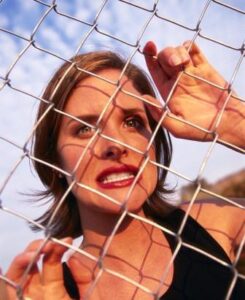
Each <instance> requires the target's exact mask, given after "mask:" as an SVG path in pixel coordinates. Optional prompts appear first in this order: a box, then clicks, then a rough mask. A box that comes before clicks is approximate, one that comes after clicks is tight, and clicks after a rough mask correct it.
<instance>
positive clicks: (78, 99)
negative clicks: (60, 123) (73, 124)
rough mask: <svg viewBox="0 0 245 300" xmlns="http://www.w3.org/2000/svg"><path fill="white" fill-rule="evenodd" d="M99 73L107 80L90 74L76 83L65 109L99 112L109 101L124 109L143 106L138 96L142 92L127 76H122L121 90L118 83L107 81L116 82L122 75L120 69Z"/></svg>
mask: <svg viewBox="0 0 245 300" xmlns="http://www.w3.org/2000/svg"><path fill="white" fill-rule="evenodd" d="M98 75H99V76H101V77H103V78H105V80H103V79H101V78H98V77H93V76H90V77H87V78H85V79H83V80H81V81H80V82H79V83H78V84H77V85H76V87H75V88H74V89H73V91H72V93H71V94H70V96H69V98H68V100H67V102H66V106H65V111H68V112H69V111H74V110H82V111H91V112H99V111H102V109H104V107H105V105H106V104H107V103H108V102H109V101H111V102H113V104H114V105H116V106H118V107H119V108H122V109H123V108H124V107H125V108H127V109H134V108H139V107H141V108H143V106H144V105H143V103H142V101H141V100H139V99H137V98H136V97H137V96H140V95H141V94H140V93H139V91H138V90H137V89H136V88H135V87H134V85H133V82H132V81H131V80H129V79H128V77H127V76H125V75H123V76H122V79H121V80H120V87H121V88H120V90H119V89H118V85H117V84H113V83H111V82H108V81H107V80H111V81H113V82H115V83H116V82H117V81H118V79H119V78H120V75H121V72H120V70H114V69H108V70H103V71H101V72H99V73H98ZM134 95H135V96H136V97H134Z"/></svg>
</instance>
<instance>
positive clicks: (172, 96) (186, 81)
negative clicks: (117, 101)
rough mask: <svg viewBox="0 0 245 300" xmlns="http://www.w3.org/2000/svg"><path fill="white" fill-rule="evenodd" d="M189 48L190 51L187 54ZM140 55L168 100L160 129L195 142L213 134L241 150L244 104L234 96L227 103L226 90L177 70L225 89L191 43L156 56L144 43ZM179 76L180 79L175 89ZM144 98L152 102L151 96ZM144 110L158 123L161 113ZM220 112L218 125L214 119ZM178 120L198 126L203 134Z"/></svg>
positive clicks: (244, 137)
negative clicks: (168, 111)
mask: <svg viewBox="0 0 245 300" xmlns="http://www.w3.org/2000/svg"><path fill="white" fill-rule="evenodd" d="M189 47H191V49H190V51H189V53H188V48H189ZM144 54H145V59H146V63H147V66H148V69H149V71H150V73H151V75H152V78H153V80H154V82H155V84H156V86H157V88H158V90H159V92H160V94H161V96H162V98H163V100H164V101H166V100H167V101H168V97H169V101H168V107H169V109H170V111H171V113H170V114H168V115H167V116H166V118H165V119H164V120H163V126H164V127H165V128H166V129H167V130H169V131H170V132H171V133H172V134H173V135H174V136H176V137H179V138H184V139H191V140H198V141H210V140H212V139H213V138H214V136H213V134H215V133H216V134H218V138H219V139H220V140H223V141H225V142H228V143H231V144H234V145H235V146H238V147H241V148H244V147H245V124H244V115H245V107H244V104H243V103H241V101H239V100H237V99H236V98H234V97H231V98H230V99H229V101H228V102H227V97H228V91H227V90H222V89H220V88H218V87H215V86H212V85H210V84H209V83H207V82H205V81H202V80H200V79H198V78H194V77H192V76H189V75H187V74H185V73H182V74H181V71H183V70H185V72H186V73H188V74H192V75H194V76H196V77H200V78H203V79H204V80H207V81H209V82H212V83H213V84H214V85H216V86H219V87H221V88H224V89H227V87H228V84H227V82H226V81H225V80H224V79H223V78H222V77H221V76H220V75H219V73H218V72H217V71H216V70H215V69H214V68H213V67H212V66H211V65H210V64H209V63H208V61H207V59H206V58H205V57H204V55H203V54H202V53H201V51H200V49H199V48H198V47H197V46H196V45H195V44H192V45H191V42H189V41H188V42H185V43H184V44H183V46H179V47H176V48H172V47H169V48H166V49H164V50H162V51H160V52H159V53H157V49H156V46H155V44H154V43H153V42H148V43H147V44H146V46H145V48H144ZM179 75H180V78H179V80H178V83H177V85H176V86H175V82H176V79H177V78H178V76H179ZM172 89H173V91H172ZM233 96H234V93H233ZM145 98H147V99H148V100H150V101H152V102H155V103H156V100H155V99H154V98H153V97H150V96H146V97H145ZM226 102H227V103H226ZM148 108H149V110H150V112H151V114H152V116H153V117H154V118H155V119H156V121H158V120H159V119H160V117H161V116H162V114H163V110H161V109H157V108H155V107H154V106H151V105H148ZM223 109H224V112H223V113H222V118H221V121H220V122H219V124H218V123H217V120H218V118H219V116H220V113H221V112H222V110H223ZM171 115H172V116H173V117H171ZM175 117H177V118H179V119H180V120H178V119H176V118H175ZM181 120H183V121H187V122H190V123H191V124H194V125H195V126H198V127H201V128H203V129H204V130H206V132H205V131H202V130H200V129H196V128H195V127H193V126H191V125H189V124H186V123H184V122H182V121H181ZM216 126H217V128H216ZM209 132H210V134H209Z"/></svg>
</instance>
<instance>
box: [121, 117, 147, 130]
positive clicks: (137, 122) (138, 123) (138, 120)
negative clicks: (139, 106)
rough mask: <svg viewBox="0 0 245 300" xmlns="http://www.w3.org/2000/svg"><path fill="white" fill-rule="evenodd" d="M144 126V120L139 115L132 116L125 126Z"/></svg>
mask: <svg viewBox="0 0 245 300" xmlns="http://www.w3.org/2000/svg"><path fill="white" fill-rule="evenodd" d="M143 126H144V123H143V121H142V120H141V118H139V117H130V118H128V119H126V120H125V127H129V128H142V127H143Z"/></svg>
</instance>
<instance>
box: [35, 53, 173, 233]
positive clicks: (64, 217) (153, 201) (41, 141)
mask: <svg viewBox="0 0 245 300" xmlns="http://www.w3.org/2000/svg"><path fill="white" fill-rule="evenodd" d="M125 64H126V61H125V60H124V59H123V58H122V57H121V56H119V55H118V54H115V53H113V52H110V51H96V52H89V53H86V54H80V55H78V56H76V57H74V58H72V59H71V60H70V61H69V62H65V63H64V64H63V65H62V66H61V67H60V68H59V69H58V71H57V72H56V73H55V74H54V76H53V77H52V79H51V80H50V82H49V84H48V86H47V88H46V90H45V91H44V94H43V97H42V98H43V99H44V100H45V101H41V103H40V106H39V110H38V114H37V120H39V119H40V118H41V117H42V116H43V115H44V114H45V117H44V118H43V120H42V121H41V122H40V123H39V125H38V126H37V129H36V132H35V137H34V156H35V157H36V158H37V159H38V160H41V161H44V162H47V163H49V164H52V165H55V166H58V165H59V162H58V153H57V139H58V132H59V128H60V123H61V114H59V113H57V110H60V111H61V110H62V109H63V108H64V105H65V103H66V100H67V99H68V97H69V95H70V93H71V91H72V89H73V88H74V87H75V86H76V85H77V84H78V82H80V81H81V80H82V79H84V78H86V77H88V76H91V75H90V72H91V73H95V74H96V73H98V72H99V71H101V70H104V69H111V68H113V69H118V70H123V68H124V67H125ZM124 74H125V75H126V76H127V77H128V78H129V79H130V80H132V82H133V84H134V87H135V88H136V89H137V90H138V91H139V92H140V93H141V94H142V95H143V94H149V95H151V96H153V97H155V92H154V89H153V87H152V84H151V82H150V80H149V79H148V76H147V75H146V73H145V72H144V71H143V70H141V69H140V68H139V67H137V66H136V65H134V64H132V63H129V64H128V65H127V67H126V69H125V72H124ZM50 105H52V108H50ZM47 109H48V110H49V111H48V112H47V111H46V110H47ZM45 112H46V113H45ZM146 112H147V116H148V119H149V123H150V126H151V129H152V130H154V128H155V127H156V125H157V123H156V122H155V121H154V119H153V118H152V117H151V115H150V113H149V112H148V111H147V110H146ZM155 148H156V160H157V162H158V163H161V164H164V165H165V166H167V167H168V166H169V165H170V161H171V156H172V144H171V140H170V137H169V134H168V132H166V131H165V130H164V129H163V128H161V127H160V128H159V130H158V132H157V134H156V137H155ZM38 160H35V161H34V167H35V169H36V171H37V173H38V175H39V177H40V179H41V181H42V183H43V184H44V185H45V187H46V189H45V191H42V192H40V193H38V195H39V197H41V199H44V198H46V197H47V198H50V200H51V206H50V208H49V209H48V210H47V211H46V212H45V213H44V214H43V215H42V216H40V217H39V218H38V219H37V220H36V221H38V222H39V223H40V224H42V225H43V226H45V227H46V226H47V225H48V228H47V231H48V233H49V234H51V235H52V236H55V237H65V236H72V237H74V238H75V237H78V236H79V235H81V234H82V228H81V224H80V216H79V213H78V208H77V203H76V199H75V197H74V196H73V194H72V193H71V192H70V193H69V194H68V195H67V197H66V199H65V201H64V202H63V204H62V205H61V207H60V208H59V213H58V214H56V215H55V216H54V217H53V219H52V221H51V222H50V218H51V216H52V214H53V212H54V211H55V209H56V208H57V206H58V205H59V202H60V199H61V197H62V196H63V195H64V193H65V191H66V190H67V188H68V184H67V182H66V179H65V178H59V176H58V172H56V171H54V170H53V169H52V168H50V167H49V166H47V164H44V163H42V162H39V161H38ZM166 175H167V171H166V170H165V169H163V168H158V183H157V186H156V189H155V191H154V192H153V194H152V195H151V196H150V197H149V201H147V202H145V204H144V210H145V213H146V214H147V215H154V214H157V215H159V214H161V213H162V211H164V210H166V207H167V204H166V203H164V201H163V200H164V199H165V194H166V193H169V192H170V191H169V190H167V189H166V188H165V179H166ZM35 229H37V228H35Z"/></svg>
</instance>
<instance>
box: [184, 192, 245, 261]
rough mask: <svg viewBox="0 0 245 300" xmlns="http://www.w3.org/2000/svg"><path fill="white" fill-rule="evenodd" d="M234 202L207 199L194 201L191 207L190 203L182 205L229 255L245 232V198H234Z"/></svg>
mask: <svg viewBox="0 0 245 300" xmlns="http://www.w3.org/2000/svg"><path fill="white" fill-rule="evenodd" d="M232 202H233V203H228V202H225V201H223V200H219V199H205V200H201V201H197V202H196V203H194V205H193V206H192V207H191V209H190V206H189V204H190V203H183V204H182V205H181V208H182V209H183V210H185V211H188V210H190V211H189V214H190V215H191V217H192V218H194V219H195V220H196V221H197V222H198V223H199V224H200V225H201V226H202V227H204V228H205V229H206V230H207V231H208V232H209V233H210V235H211V236H212V237H213V238H214V239H216V240H217V241H218V242H219V243H220V245H221V246H222V247H223V248H224V250H225V251H226V252H227V254H229V255H230V254H231V252H232V251H233V249H234V247H236V246H237V245H239V244H240V243H241V240H242V237H243V236H244V234H245V214H244V208H245V199H240V198H239V199H233V200H232ZM230 256H231V255H230Z"/></svg>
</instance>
